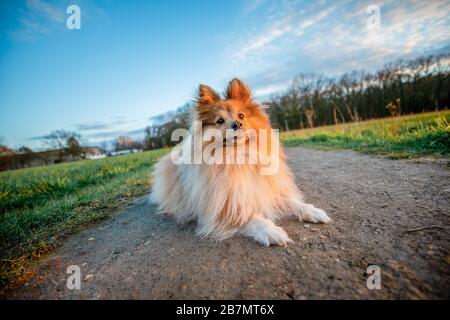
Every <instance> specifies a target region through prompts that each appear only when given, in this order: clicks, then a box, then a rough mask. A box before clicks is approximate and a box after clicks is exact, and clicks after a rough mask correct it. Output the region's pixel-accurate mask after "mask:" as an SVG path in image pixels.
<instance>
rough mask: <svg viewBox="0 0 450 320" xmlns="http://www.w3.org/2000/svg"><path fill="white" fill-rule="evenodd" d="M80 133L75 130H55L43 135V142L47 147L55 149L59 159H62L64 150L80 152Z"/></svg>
mask: <svg viewBox="0 0 450 320" xmlns="http://www.w3.org/2000/svg"><path fill="white" fill-rule="evenodd" d="M80 139H81V135H80V134H78V133H76V132H71V131H66V130H62V129H61V130H56V131H53V132H52V133H50V134H49V135H47V136H45V137H44V144H45V145H46V146H47V147H48V148H49V149H55V150H57V151H58V153H59V158H60V160H62V159H63V157H64V155H65V153H66V152H68V153H70V152H75V155H76V154H77V153H78V152H80V153H81V151H80V148H81V147H80V144H79V142H78V141H79V140H80Z"/></svg>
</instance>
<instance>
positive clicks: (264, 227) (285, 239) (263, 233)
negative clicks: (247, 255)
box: [244, 217, 294, 247]
mask: <svg viewBox="0 0 450 320" xmlns="http://www.w3.org/2000/svg"><path fill="white" fill-rule="evenodd" d="M244 233H245V234H246V235H247V236H250V237H252V238H253V239H255V240H256V241H258V242H259V243H261V244H262V245H264V246H266V247H268V246H270V245H271V244H274V245H279V246H286V245H287V244H288V243H292V242H294V241H292V240H291V239H290V238H289V236H288V235H287V233H286V231H284V230H283V228H281V227H278V226H276V225H275V223H273V222H272V221H270V220H269V219H265V218H262V217H257V218H254V219H253V220H252V221H251V222H250V223H249V224H248V226H247V228H246V230H245V232H244Z"/></svg>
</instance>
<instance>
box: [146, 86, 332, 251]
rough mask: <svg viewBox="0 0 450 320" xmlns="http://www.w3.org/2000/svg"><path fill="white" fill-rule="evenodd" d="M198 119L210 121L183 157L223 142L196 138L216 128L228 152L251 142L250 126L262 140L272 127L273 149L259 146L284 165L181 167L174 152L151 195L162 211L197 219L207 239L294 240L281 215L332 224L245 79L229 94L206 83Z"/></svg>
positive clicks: (193, 131) (194, 133)
mask: <svg viewBox="0 0 450 320" xmlns="http://www.w3.org/2000/svg"><path fill="white" fill-rule="evenodd" d="M192 121H193V123H194V121H201V123H202V125H201V126H200V127H199V128H198V127H197V128H196V127H195V126H194V125H191V128H190V131H189V132H190V134H189V136H188V137H187V138H186V139H184V140H183V142H181V144H180V146H179V148H180V149H181V150H182V151H183V152H182V153H183V156H182V157H186V156H189V155H192V152H195V151H197V150H196V148H199V147H202V148H204V147H205V146H207V145H211V144H213V143H217V142H216V141H215V140H214V141H213V142H211V141H203V142H202V143H200V144H195V143H194V139H195V138H198V139H200V140H201V139H202V135H203V134H204V132H205V131H207V130H208V129H215V130H220V131H221V132H222V133H223V134H224V136H225V137H226V138H225V139H224V140H223V142H222V140H221V141H220V144H222V143H223V148H224V150H231V149H234V150H235V149H236V146H237V145H238V144H245V145H247V146H248V145H249V137H248V136H247V135H246V130H248V129H254V130H255V131H256V132H258V133H257V137H256V139H257V140H258V141H259V140H260V139H262V138H263V137H262V136H261V133H259V132H260V129H266V130H267V137H264V138H267V140H268V141H269V142H270V143H269V148H268V150H260V147H259V145H258V146H256V149H257V150H255V151H256V153H257V154H258V155H260V154H261V153H262V152H266V157H267V155H268V157H269V159H270V160H272V161H275V162H276V163H277V168H278V170H276V172H275V173H273V174H269V175H263V174H261V169H263V168H264V167H265V165H264V164H263V163H261V162H259V161H258V162H257V163H253V164H249V163H244V164H237V163H233V164H229V163H219V164H216V163H214V164H207V163H200V164H192V163H188V161H186V163H181V164H175V163H174V161H173V160H172V157H171V155H170V154H169V155H166V156H165V157H163V158H162V159H161V160H160V161H159V162H158V163H157V164H156V165H155V167H154V171H153V187H152V194H151V199H152V201H153V202H154V203H156V204H157V205H158V209H159V211H160V212H164V213H167V214H170V215H171V216H173V217H174V218H175V219H176V221H178V222H179V223H187V222H190V221H195V222H196V223H197V234H198V235H200V236H202V237H212V238H215V239H218V240H221V239H225V238H228V237H230V236H232V235H234V234H236V233H240V234H243V235H245V236H248V237H251V238H253V239H255V240H256V241H258V242H259V243H261V244H263V245H266V246H269V245H270V244H276V245H286V244H287V243H288V242H291V241H292V240H291V239H290V238H289V236H288V235H287V234H286V232H285V231H284V230H283V229H282V228H280V227H278V226H276V225H275V222H276V220H277V219H279V218H282V217H285V216H294V217H297V218H298V219H300V220H303V221H309V222H313V223H319V222H323V223H326V222H329V221H330V218H329V217H328V215H327V214H326V212H325V211H323V210H322V209H319V208H316V207H314V206H313V205H311V204H307V203H305V202H304V201H303V196H302V193H301V192H300V191H299V189H298V188H297V186H296V184H295V182H294V177H293V175H292V173H291V171H290V169H289V168H288V166H287V164H286V157H285V154H284V152H283V150H282V147H281V146H280V145H279V141H278V139H277V137H276V136H274V135H273V133H272V132H271V131H270V130H271V126H270V121H269V119H268V116H267V114H266V113H265V112H264V110H263V108H262V107H261V106H260V105H258V104H257V103H256V102H255V101H254V100H253V99H252V95H251V91H250V90H249V88H248V87H247V86H246V85H245V84H244V83H243V82H242V81H240V80H238V79H233V80H232V81H230V83H229V84H228V87H227V89H226V91H225V94H224V98H223V99H222V98H221V97H220V96H219V94H217V93H216V92H215V91H214V90H213V89H211V88H209V87H208V86H205V85H200V87H199V92H198V96H197V99H196V105H195V107H194V110H193V112H192ZM229 128H233V129H234V130H232V132H235V134H234V136H233V137H232V139H228V135H227V132H226V130H227V129H229ZM248 131H249V130H248ZM263 134H266V133H263ZM198 145H199V146H198ZM249 148H251V147H249ZM225 157H226V156H225Z"/></svg>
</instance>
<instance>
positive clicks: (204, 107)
mask: <svg viewBox="0 0 450 320" xmlns="http://www.w3.org/2000/svg"><path fill="white" fill-rule="evenodd" d="M194 112H195V120H198V121H201V123H202V127H203V130H204V131H207V130H208V129H216V130H219V131H220V132H221V133H222V137H223V144H224V146H233V145H238V144H241V143H246V142H247V141H248V132H250V131H251V132H256V134H258V132H259V129H267V130H270V128H271V127H270V122H269V119H268V116H267V114H266V113H265V112H264V110H263V109H262V107H261V106H260V105H259V104H258V103H257V102H255V101H254V100H253V98H252V92H251V90H250V88H249V87H248V86H247V85H245V84H244V83H243V82H242V81H241V80H239V79H233V80H231V81H230V82H229V83H228V86H227V88H226V90H225V93H224V96H223V98H221V97H220V95H219V94H218V93H217V92H216V91H214V90H213V89H212V88H210V87H208V86H206V85H200V86H199V89H198V93H197V99H196V107H195V110H194ZM248 129H253V130H248Z"/></svg>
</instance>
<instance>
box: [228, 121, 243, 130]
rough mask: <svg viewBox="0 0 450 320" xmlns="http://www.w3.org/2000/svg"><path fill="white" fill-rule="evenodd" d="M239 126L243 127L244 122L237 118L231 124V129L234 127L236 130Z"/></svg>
mask: <svg viewBox="0 0 450 320" xmlns="http://www.w3.org/2000/svg"><path fill="white" fill-rule="evenodd" d="M239 128H242V123H241V122H240V121H238V120H236V121H234V122H233V123H232V124H231V129H233V130H234V131H236V130H237V129H239Z"/></svg>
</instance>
